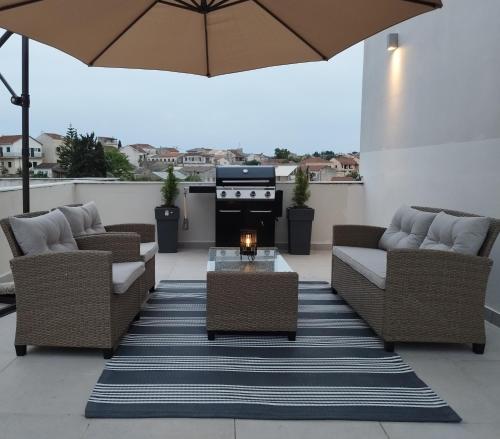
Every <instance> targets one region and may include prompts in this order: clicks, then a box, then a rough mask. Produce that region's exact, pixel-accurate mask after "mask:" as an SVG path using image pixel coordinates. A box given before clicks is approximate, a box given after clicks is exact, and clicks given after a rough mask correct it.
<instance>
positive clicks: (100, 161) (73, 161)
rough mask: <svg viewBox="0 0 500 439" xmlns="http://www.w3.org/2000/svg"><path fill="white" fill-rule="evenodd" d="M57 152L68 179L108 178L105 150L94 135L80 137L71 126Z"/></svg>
mask: <svg viewBox="0 0 500 439" xmlns="http://www.w3.org/2000/svg"><path fill="white" fill-rule="evenodd" d="M57 152H58V154H59V159H58V161H57V162H58V163H59V165H60V166H61V168H63V169H64V170H65V171H66V173H67V176H68V177H70V178H81V177H106V159H105V156H104V148H103V147H102V144H101V142H98V141H97V139H96V137H95V135H94V133H91V134H85V135H78V133H77V131H76V129H74V128H73V127H72V126H70V127H69V128H68V131H67V133H66V136H65V138H64V141H63V144H62V145H61V146H60V147H58V148H57Z"/></svg>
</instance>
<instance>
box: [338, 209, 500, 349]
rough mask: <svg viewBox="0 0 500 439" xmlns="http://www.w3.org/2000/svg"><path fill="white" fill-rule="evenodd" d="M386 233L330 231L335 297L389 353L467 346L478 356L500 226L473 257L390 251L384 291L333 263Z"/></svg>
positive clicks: (499, 223)
mask: <svg viewBox="0 0 500 439" xmlns="http://www.w3.org/2000/svg"><path fill="white" fill-rule="evenodd" d="M414 209H417V210H420V211H423V212H435V213H438V212H442V211H444V212H445V213H447V214H449V215H453V216H458V217H476V216H477V215H472V214H468V213H464V212H457V211H452V210H446V209H435V208H428V207H414ZM385 230H386V229H385V228H381V227H372V226H359V225H338V226H334V228H333V248H334V250H333V257H332V289H333V291H334V293H338V294H339V295H340V296H342V298H343V299H345V300H346V301H347V302H348V303H349V304H350V305H351V306H352V307H353V308H354V310H355V311H356V312H357V313H358V314H359V315H360V316H361V317H362V318H363V319H364V320H365V321H366V322H367V323H368V324H369V325H370V326H371V327H372V328H373V330H374V331H375V332H376V333H377V334H378V335H379V336H380V337H381V338H382V339H383V340H384V343H385V349H386V350H387V351H389V352H391V351H393V350H394V344H395V343H396V342H435V343H471V344H472V346H473V351H474V352H475V353H477V354H482V353H483V352H484V348H485V328H484V302H485V292H486V286H487V282H488V277H489V273H490V270H491V267H492V264H493V262H492V261H491V259H489V258H488V256H489V254H490V252H491V249H492V247H493V245H494V243H495V240H496V238H497V236H498V233H499V231H500V220H497V219H491V222H490V227H489V231H488V234H487V236H486V239H485V241H484V243H483V245H482V247H481V249H480V251H479V253H478V255H477V256H469V255H463V254H458V253H452V252H447V251H438V250H422V249H415V250H413V249H412V250H408V249H397V250H391V251H388V252H387V266H386V270H385V273H384V275H385V278H384V279H383V281H384V284H385V285H380V284H379V285H378V286H377V285H375V283H374V282H373V281H372V280H369V279H368V278H367V277H366V276H364V275H362V274H360V272H359V270H356V269H354V268H353V265H352V264H348V263H346V262H345V261H343V260H341V259H340V258H339V257H337V256H336V255H335V253H336V251H335V247H342V246H347V247H362V248H368V249H377V248H378V245H379V241H380V239H381V237H382V235H383V234H384V232H385ZM384 268H385V267H384ZM380 276H383V275H382V274H381V275H380ZM381 286H384V288H381Z"/></svg>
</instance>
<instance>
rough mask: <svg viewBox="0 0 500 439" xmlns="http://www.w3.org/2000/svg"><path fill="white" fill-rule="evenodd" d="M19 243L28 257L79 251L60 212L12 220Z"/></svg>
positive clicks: (13, 218)
mask: <svg viewBox="0 0 500 439" xmlns="http://www.w3.org/2000/svg"><path fill="white" fill-rule="evenodd" d="M10 226H11V227H12V231H13V233H14V236H15V237H16V240H17V243H18V244H19V247H21V250H22V251H23V253H24V254H25V255H26V256H34V255H40V254H43V253H55V252H71V251H76V250H78V246H77V244H76V241H75V239H74V238H73V235H72V233H71V228H70V227H69V224H68V221H67V220H66V218H65V216H64V215H63V214H62V213H61V212H59V211H58V210H54V211H52V212H50V213H47V214H45V215H40V216H37V217H34V218H15V217H11V218H10Z"/></svg>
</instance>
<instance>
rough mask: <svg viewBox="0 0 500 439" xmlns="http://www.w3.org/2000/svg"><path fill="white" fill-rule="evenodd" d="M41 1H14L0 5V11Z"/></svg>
mask: <svg viewBox="0 0 500 439" xmlns="http://www.w3.org/2000/svg"><path fill="white" fill-rule="evenodd" d="M41 1H43V0H24V1H22V2H19V3H14V4H12V5H7V6H2V7H0V12H4V11H8V10H10V9H15V8H20V7H22V6H28V5H31V4H32V3H39V2H41Z"/></svg>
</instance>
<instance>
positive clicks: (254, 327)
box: [207, 262, 299, 341]
mask: <svg viewBox="0 0 500 439" xmlns="http://www.w3.org/2000/svg"><path fill="white" fill-rule="evenodd" d="M247 263H248V262H247ZM298 282H299V277H298V274H297V273H295V272H293V271H291V270H290V271H281V272H243V271H237V272H231V271H208V272H207V334H208V338H209V340H214V339H215V335H216V333H221V332H222V333H223V332H245V333H246V332H249V333H271V332H272V333H283V334H286V335H287V336H288V339H289V340H291V341H293V340H295V338H296V333H297V315H298Z"/></svg>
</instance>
